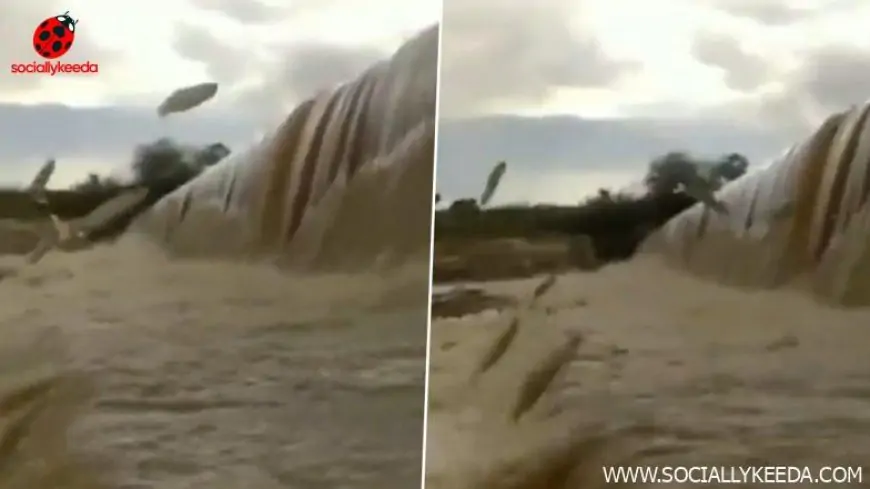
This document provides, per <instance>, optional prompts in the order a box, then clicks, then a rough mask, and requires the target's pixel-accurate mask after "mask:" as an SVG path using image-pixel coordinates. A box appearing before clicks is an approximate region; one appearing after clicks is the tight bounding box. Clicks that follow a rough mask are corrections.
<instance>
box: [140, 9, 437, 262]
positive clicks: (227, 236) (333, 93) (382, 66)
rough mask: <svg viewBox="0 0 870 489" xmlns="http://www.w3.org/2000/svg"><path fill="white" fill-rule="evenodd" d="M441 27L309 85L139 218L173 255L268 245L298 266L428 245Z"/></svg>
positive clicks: (379, 256)
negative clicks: (281, 112)
mask: <svg viewBox="0 0 870 489" xmlns="http://www.w3.org/2000/svg"><path fill="white" fill-rule="evenodd" d="M438 36H439V26H437V25H433V26H431V27H429V28H427V29H425V30H424V31H422V32H421V33H419V34H418V35H416V36H415V37H413V38H412V39H410V40H408V41H407V42H406V43H404V44H403V45H402V46H401V47H400V48H399V49H398V50H397V51H396V52H395V53H394V54H393V56H392V57H390V58H389V59H387V60H384V61H382V62H379V63H377V64H375V65H374V66H372V67H370V68H369V69H368V70H366V71H365V72H364V73H362V74H361V75H360V76H359V77H357V78H356V79H354V80H351V81H349V82H347V83H345V84H343V85H341V86H339V87H337V88H335V89H331V90H325V91H322V92H320V93H318V94H315V95H314V96H312V97H311V98H309V99H308V100H306V101H304V102H303V103H301V104H299V105H298V106H297V107H296V108H295V109H294V110H293V111H292V112H291V113H290V114H289V115H288V116H287V118H286V119H285V121H284V122H283V124H282V125H281V126H280V127H278V128H277V129H276V130H275V131H273V132H272V133H271V134H268V135H267V136H266V137H264V138H263V140H262V141H260V142H258V143H257V144H254V145H252V146H251V147H250V148H248V149H246V150H243V151H239V152H235V153H233V154H231V155H230V156H228V157H226V158H225V159H224V160H222V161H220V162H219V163H217V164H216V165H214V166H212V167H211V168H209V169H207V170H206V171H205V172H203V173H202V174H201V175H199V176H198V177H196V178H194V179H193V180H191V181H190V182H188V183H187V184H185V185H184V186H182V187H180V188H178V189H177V190H175V191H174V192H172V193H170V194H169V195H167V196H165V197H164V198H162V199H161V200H160V201H158V202H157V203H156V204H155V205H154V206H153V207H152V208H151V209H150V210H148V211H147V212H145V213H144V214H143V215H142V216H140V217H139V218H138V219H137V221H136V222H135V223H134V229H135V230H137V231H139V232H141V233H144V234H145V235H147V236H148V237H149V238H151V239H153V240H154V241H156V242H158V243H159V244H160V246H161V247H163V248H164V249H166V250H167V251H168V252H170V253H172V254H175V255H180V256H223V257H253V256H263V255H271V256H275V257H278V258H279V259H280V260H281V261H282V262H285V263H286V264H288V265H291V266H294V267H297V268H303V269H322V268H338V269H344V268H348V267H350V268H355V267H368V266H370V265H371V264H372V263H374V262H379V263H382V262H390V261H393V260H399V261H401V260H402V259H404V258H407V257H408V256H410V255H414V254H418V253H419V254H423V253H426V254H428V249H429V240H430V239H429V234H430V219H431V208H432V185H433V172H432V171H433V158H434V137H435V111H436V88H437V87H436V82H437V67H438Z"/></svg>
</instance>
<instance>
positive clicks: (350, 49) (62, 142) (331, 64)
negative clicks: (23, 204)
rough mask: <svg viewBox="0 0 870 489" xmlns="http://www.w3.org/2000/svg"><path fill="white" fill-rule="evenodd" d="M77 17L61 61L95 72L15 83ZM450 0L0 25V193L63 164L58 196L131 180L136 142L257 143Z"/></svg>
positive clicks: (172, 11)
mask: <svg viewBox="0 0 870 489" xmlns="http://www.w3.org/2000/svg"><path fill="white" fill-rule="evenodd" d="M67 10H68V11H69V12H70V16H72V17H73V18H74V19H78V21H79V23H78V25H77V26H76V39H75V43H74V45H73V47H72V49H71V50H70V52H69V54H67V55H66V56H65V57H64V58H62V60H63V61H64V62H83V61H90V62H91V63H98V64H99V70H100V72H99V74H98V75H67V76H55V77H50V76H46V75H24V76H23V75H12V74H11V73H10V71H11V70H10V66H11V64H12V63H28V62H32V61H37V56H36V53H35V52H34V51H33V49H32V48H31V38H32V36H33V31H34V29H35V28H36V26H37V25H38V24H39V23H40V22H41V21H42V20H44V19H45V18H47V17H51V16H55V15H59V14H62V13H63V12H65V11H67ZM440 10H441V5H440V0H366V1H360V0H292V1H281V0H272V1H266V0H263V1H257V0H171V1H170V0H149V1H147V2H116V1H110V0H66V1H59V0H40V1H38V2H8V5H4V7H3V16H2V17H0V31H2V32H3V33H4V38H3V39H4V43H3V44H2V45H0V61H2V63H0V64H2V71H0V134H2V140H0V183H2V184H9V183H16V184H17V183H22V182H25V181H28V180H29V179H30V178H31V177H32V176H33V173H34V172H35V171H36V169H37V168H38V166H39V165H40V164H41V163H42V162H43V161H44V160H45V159H46V158H47V157H48V156H56V157H57V160H58V169H57V172H56V174H55V177H54V179H53V181H52V185H51V186H53V187H64V186H67V185H69V184H71V183H73V182H75V181H77V180H79V179H81V178H82V177H83V176H84V175H85V174H87V173H88V172H97V173H103V174H106V173H121V174H123V173H124V172H123V169H124V168H126V167H127V165H128V164H129V160H130V155H131V153H132V149H133V147H134V145H135V144H137V143H143V142H148V141H152V140H154V139H156V138H158V137H162V136H167V137H173V138H175V139H178V140H180V141H182V142H191V143H196V142H202V143H211V142H217V141H222V142H225V143H226V144H228V145H229V146H230V147H231V148H239V147H240V146H242V145H244V144H246V143H248V142H250V141H253V140H255V139H256V138H257V137H258V136H259V135H260V134H261V133H262V131H264V130H268V129H270V128H273V127H275V126H276V125H277V123H278V121H280V119H281V118H282V116H285V115H286V114H287V112H288V111H289V110H290V109H292V108H293V107H294V106H295V104H296V103H297V102H299V101H300V100H301V99H302V98H305V97H306V96H309V95H312V94H313V93H314V92H315V91H317V90H318V89H321V88H325V87H328V86H330V85H333V84H337V83H340V82H342V81H345V80H347V79H350V78H352V77H354V76H356V75H357V74H358V73H360V72H361V71H362V70H364V69H365V68H367V67H368V66H369V65H370V64H371V63H373V62H374V61H376V60H378V59H381V58H384V57H386V56H389V55H390V54H392V52H393V51H394V50H395V49H396V48H398V46H399V45H400V44H401V42H402V41H404V40H405V39H407V38H409V37H411V36H412V35H414V34H415V33H417V32H418V31H419V30H421V29H423V28H425V27H426V26H428V25H432V24H434V23H435V22H437V21H438V20H439V17H440ZM203 81H216V82H218V83H220V89H219V91H218V94H217V96H216V98H215V99H213V100H212V101H210V102H209V103H208V104H207V105H204V106H202V107H200V108H198V109H197V110H195V111H192V112H189V113H185V114H180V115H178V116H176V117H172V118H168V119H166V120H163V121H161V120H159V119H157V117H156V115H155V109H156V106H157V104H159V103H160V101H161V100H162V99H163V98H164V97H165V96H166V95H168V94H169V93H170V92H171V91H172V90H174V89H176V88H178V87H181V86H185V85H189V84H194V83H200V82H203Z"/></svg>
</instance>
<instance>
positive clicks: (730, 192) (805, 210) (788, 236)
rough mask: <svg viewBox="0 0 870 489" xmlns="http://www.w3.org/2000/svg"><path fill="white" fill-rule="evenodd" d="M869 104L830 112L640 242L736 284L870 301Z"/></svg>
mask: <svg viewBox="0 0 870 489" xmlns="http://www.w3.org/2000/svg"><path fill="white" fill-rule="evenodd" d="M868 115H870V104H863V105H860V106H856V107H853V108H852V109H850V110H848V111H846V112H843V113H838V114H834V115H832V116H830V117H829V118H828V119H827V120H826V121H825V122H824V123H823V124H822V125H821V126H820V127H819V128H818V129H817V130H816V131H815V132H814V133H813V134H812V135H810V136H809V137H808V138H807V139H806V140H804V141H802V142H800V143H799V144H797V145H795V146H793V147H791V148H789V149H788V150H787V151H786V152H785V153H784V154H783V155H782V156H780V157H779V158H778V159H777V160H776V161H774V162H773V163H772V164H771V165H770V166H768V167H767V168H764V169H760V170H757V171H754V172H751V173H749V174H747V175H745V176H743V177H741V178H740V179H738V180H735V181H733V182H731V183H729V184H727V185H725V186H724V187H722V189H720V190H719V191H718V192H717V198H718V199H719V200H720V201H722V202H723V203H725V205H726V206H727V207H728V209H729V212H728V214H727V215H721V214H718V213H716V212H715V211H712V210H711V209H708V208H707V207H704V206H702V205H701V204H696V205H694V206H692V207H690V208H688V209H686V210H685V211H684V212H682V213H680V214H678V215H677V216H675V217H674V218H672V219H671V220H670V221H669V222H667V223H666V224H665V225H664V226H663V227H662V228H660V229H659V230H658V231H657V232H656V233H654V234H653V235H651V236H650V237H649V238H648V239H647V240H646V242H645V243H644V244H643V247H642V250H643V251H644V252H649V253H656V254H661V255H663V256H664V258H665V261H666V262H667V263H668V264H670V265H671V266H673V267H675V268H678V269H680V270H684V271H686V272H688V273H691V274H694V275H698V276H701V277H704V278H707V279H709V280H712V281H715V282H718V283H721V284H724V285H729V286H738V287H751V288H783V287H797V288H800V289H801V290H805V291H807V292H809V293H811V294H813V295H814V296H816V297H818V298H819V299H822V300H823V301H825V302H829V303H832V304H836V305H839V306H864V305H870V274H868V273H867V272H868V271H870V239H868V238H870V206H868V202H867V201H868V194H870V124H868Z"/></svg>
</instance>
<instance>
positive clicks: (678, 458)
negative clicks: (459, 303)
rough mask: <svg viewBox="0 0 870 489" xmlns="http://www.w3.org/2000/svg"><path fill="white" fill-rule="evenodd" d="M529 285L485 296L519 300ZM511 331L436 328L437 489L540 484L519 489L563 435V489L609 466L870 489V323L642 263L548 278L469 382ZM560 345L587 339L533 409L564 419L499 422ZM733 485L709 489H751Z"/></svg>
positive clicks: (466, 322)
mask: <svg viewBox="0 0 870 489" xmlns="http://www.w3.org/2000/svg"><path fill="white" fill-rule="evenodd" d="M540 280H541V279H540V278H538V279H533V280H517V281H509V282H499V283H493V284H490V285H488V286H487V290H489V291H491V292H494V293H506V294H513V295H515V296H517V297H521V298H522V297H526V296H529V295H530V294H531V291H532V289H534V287H535V286H536V285H537V284H538V283H539V282H540ZM509 318H510V316H509V315H508V313H504V314H501V315H499V314H496V313H494V312H492V311H489V312H484V313H480V314H478V315H476V316H467V317H464V318H460V319H444V320H438V321H435V322H434V323H433V327H432V335H433V343H432V362H433V363H432V377H431V384H430V385H431V387H430V398H431V404H430V405H431V406H432V408H431V411H430V423H429V426H430V427H429V438H428V455H427V467H428V470H427V477H428V478H429V480H430V483H431V484H430V487H431V488H432V489H435V488H446V487H451V488H458V487H467V488H471V487H477V488H480V487H492V488H496V487H498V488H501V489H505V488H507V487H512V488H519V487H538V486H530V485H522V484H520V485H517V484H515V482H516V480H517V479H518V474H520V473H523V472H524V471H526V472H529V473H531V472H534V471H535V470H537V469H540V467H542V466H544V465H546V460H547V458H548V457H553V456H554V455H553V453H554V452H553V450H555V449H554V448H553V445H554V444H555V445H558V444H559V443H562V444H563V445H564V444H565V442H566V440H565V437H567V436H573V437H575V438H577V439H575V440H573V441H571V443H572V444H573V446H574V447H575V449H576V450H575V451H574V453H572V454H570V456H569V460H567V461H564V462H565V463H567V464H568V465H570V467H571V469H572V470H573V476H572V477H573V478H572V479H571V480H572V481H574V482H573V483H572V484H569V485H568V486H567V487H604V486H605V481H604V477H603V473H602V466H604V465H614V466H616V465H621V466H658V467H664V466H800V467H803V466H809V467H811V468H812V470H813V471H814V472H813V474H817V472H815V471H816V470H818V469H819V468H821V467H823V466H829V467H835V466H845V467H852V468H860V469H862V473H863V482H862V481H859V480H858V479H857V478H855V477H854V475H853V477H852V479H851V480H850V481H849V483H842V484H840V485H838V486H837V487H866V486H867V484H870V469H868V468H867V466H868V465H870V462H868V461H870V363H868V356H867V345H868V344H870V311H867V310H848V311H847V310H837V309H834V308H830V307H826V306H822V305H819V304H817V303H815V302H813V300H812V299H809V298H807V297H805V296H802V295H800V294H798V293H796V292H791V291H777V292H769V291H743V290H735V289H730V288H725V287H722V286H718V285H716V284H712V283H708V282H704V281H701V280H699V279H696V278H692V277H689V276H685V275H682V274H679V273H677V272H674V271H672V270H670V269H668V268H666V267H665V266H664V265H662V264H661V263H660V262H658V261H657V260H656V259H655V258H651V257H641V258H639V259H637V260H636V261H634V262H632V263H626V264H620V265H614V266H610V267H607V268H604V269H602V270H601V271H599V272H596V273H575V274H568V275H563V276H561V277H559V280H558V282H557V283H556V285H555V286H554V287H553V289H552V290H551V291H550V292H549V293H548V294H547V295H545V296H543V297H542V298H541V301H540V304H538V305H537V306H536V307H535V308H534V310H531V311H529V312H527V313H525V314H523V315H521V316H520V318H519V324H520V326H519V330H518V333H517V335H516V338H515V340H514V345H513V346H511V349H509V350H508V351H507V353H505V355H504V357H503V359H502V360H501V362H500V364H499V365H498V366H497V367H493V368H492V372H490V373H487V374H486V375H485V376H483V377H481V378H477V379H476V380H471V379H472V378H473V375H472V374H471V372H473V370H474V367H475V365H477V364H479V363H480V359H481V356H482V355H484V352H485V351H486V349H487V346H488V345H491V344H492V343H493V339H494V338H496V337H497V335H498V332H499V331H501V330H503V329H504V327H505V325H506V324H507V323H508V322H509V320H510V319H509ZM564 332H573V333H579V334H580V337H581V338H582V342H581V344H580V346H579V351H578V356H577V358H576V359H575V360H574V361H573V362H572V363H570V364H569V367H568V368H567V369H566V370H565V371H564V372H563V376H562V377H559V378H557V384H555V385H554V386H553V388H554V389H555V390H552V391H551V392H550V393H549V394H550V395H551V397H550V398H549V400H548V401H547V403H546V404H544V405H545V406H549V407H548V409H552V410H553V412H558V413H559V415H558V416H556V417H550V416H549V415H539V416H531V417H529V419H526V420H524V421H522V422H517V423H509V422H505V421H504V416H503V410H504V408H505V406H510V405H511V403H512V400H513V399H516V398H517V396H518V391H519V390H520V389H521V385H520V379H523V378H524V377H527V376H529V373H530V372H531V371H533V370H534V369H535V368H536V367H535V365H536V364H538V363H540V360H541V359H542V358H543V357H545V356H546V353H547V352H548V351H551V350H552V349H553V348H554V345H557V344H558V343H559V342H561V341H563V340H562V338H563V336H562V335H563V333H564ZM557 337H558V339H557ZM542 402H543V401H542ZM539 414H540V413H539ZM566 433H570V435H567V434H566ZM466 445H467V446H470V447H471V448H469V449H467V450H457V449H456V448H455V447H458V446H466ZM547 447H549V448H547ZM547 450H550V452H549V453H548V452H547ZM520 479H521V477H520ZM469 481H471V482H469ZM480 481H486V483H481V482H480ZM510 481H514V482H510ZM739 482H740V483H727V484H726V483H722V484H715V483H713V484H704V485H705V486H711V485H712V486H713V487H716V486H723V487H724V486H730V487H735V486H736V487H756V486H758V487H760V486H761V485H762V484H759V483H755V482H753V481H752V480H748V481H745V483H744V482H742V481H739ZM650 485H653V484H650ZM657 485H658V486H665V487H667V486H668V484H657ZM674 485H676V484H674ZM700 485H702V484H698V486H700ZM787 485H789V486H791V487H803V486H807V487H808V486H809V484H787ZM688 486H692V484H684V485H681V487H688ZM543 487H551V486H543Z"/></svg>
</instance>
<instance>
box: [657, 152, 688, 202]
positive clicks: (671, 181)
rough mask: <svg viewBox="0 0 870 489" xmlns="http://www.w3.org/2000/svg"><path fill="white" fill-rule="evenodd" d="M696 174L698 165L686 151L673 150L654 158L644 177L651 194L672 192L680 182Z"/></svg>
mask: <svg viewBox="0 0 870 489" xmlns="http://www.w3.org/2000/svg"><path fill="white" fill-rule="evenodd" d="M697 175H698V165H697V163H696V162H695V160H693V159H692V158H691V157H690V156H689V155H688V154H687V153H683V152H679V151H674V152H671V153H667V154H666V155H664V156H660V157H658V158H656V159H654V160H653V161H652V162H650V164H649V170H648V171H647V174H646V176H645V177H644V185H646V188H647V191H648V192H649V193H650V194H651V195H663V194H670V193H673V192H674V191H675V190H676V189H677V187H679V185H680V184H682V183H683V182H685V181H686V180H688V179H691V178H693V177H695V176H697Z"/></svg>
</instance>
